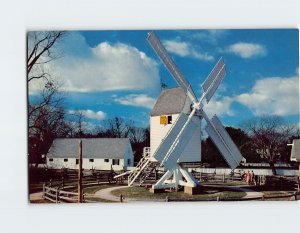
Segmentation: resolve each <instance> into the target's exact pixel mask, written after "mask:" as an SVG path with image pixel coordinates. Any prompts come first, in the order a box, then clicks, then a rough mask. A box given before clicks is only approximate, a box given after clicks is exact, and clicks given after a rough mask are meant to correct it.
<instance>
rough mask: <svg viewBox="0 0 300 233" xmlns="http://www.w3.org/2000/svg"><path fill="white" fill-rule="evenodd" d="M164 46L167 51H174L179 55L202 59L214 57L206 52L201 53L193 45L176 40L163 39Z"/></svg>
mask: <svg viewBox="0 0 300 233" xmlns="http://www.w3.org/2000/svg"><path fill="white" fill-rule="evenodd" d="M163 44H164V46H165V47H166V49H167V51H168V52H170V53H174V54H176V55H178V56H181V57H193V58H197V59H199V60H203V61H213V60H214V57H213V56H212V55H209V54H207V53H201V52H199V51H197V50H196V49H195V48H193V46H192V45H191V44H189V43H186V42H181V41H177V40H164V41H163Z"/></svg>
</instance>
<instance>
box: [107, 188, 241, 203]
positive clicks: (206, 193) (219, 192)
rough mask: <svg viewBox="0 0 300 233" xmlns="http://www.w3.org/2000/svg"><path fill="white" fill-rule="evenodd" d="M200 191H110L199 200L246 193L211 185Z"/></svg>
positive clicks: (142, 189)
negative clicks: (187, 192)
mask: <svg viewBox="0 0 300 233" xmlns="http://www.w3.org/2000/svg"><path fill="white" fill-rule="evenodd" d="M202 188H203V190H202V193H201V194H197V195H189V194H186V193H184V192H183V191H179V192H175V191H171V192H165V193H155V194H154V193H150V191H149V190H147V189H145V188H144V187H128V188H124V189H117V190H114V191H112V194H113V195H115V196H120V195H123V196H124V197H125V198H126V197H127V198H134V199H152V200H155V199H160V200H161V199H166V197H168V198H169V199H171V200H186V201H189V200H191V201H192V200H199V201H212V200H217V197H218V196H219V197H220V198H221V199H229V198H242V197H243V196H245V195H246V193H244V192H240V191H235V190H229V189H227V190H226V189H224V188H215V187H214V188H211V187H202Z"/></svg>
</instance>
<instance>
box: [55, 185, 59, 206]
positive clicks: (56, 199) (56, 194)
mask: <svg viewBox="0 0 300 233" xmlns="http://www.w3.org/2000/svg"><path fill="white" fill-rule="evenodd" d="M58 192H59V191H58V188H56V189H55V203H58Z"/></svg>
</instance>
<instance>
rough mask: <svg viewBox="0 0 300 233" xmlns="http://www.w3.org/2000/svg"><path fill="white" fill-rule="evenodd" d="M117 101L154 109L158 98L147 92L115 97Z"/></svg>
mask: <svg viewBox="0 0 300 233" xmlns="http://www.w3.org/2000/svg"><path fill="white" fill-rule="evenodd" d="M115 101H116V102H117V103H119V104H122V105H130V106H140V107H145V108H149V109H152V108H153V106H154V104H155V101H156V99H154V98H152V97H149V96H147V95H145V94H139V95H137V94H131V95H127V96H124V97H120V98H115Z"/></svg>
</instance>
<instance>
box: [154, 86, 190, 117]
mask: <svg viewBox="0 0 300 233" xmlns="http://www.w3.org/2000/svg"><path fill="white" fill-rule="evenodd" d="M185 100H186V94H185V93H184V91H183V89H182V88H181V87H177V88H172V89H166V90H163V91H162V92H161V94H160V96H159V97H158V99H157V101H156V103H155V105H154V107H153V109H152V111H151V116H161V115H170V114H177V113H181V111H182V110H183V108H184V105H185Z"/></svg>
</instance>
